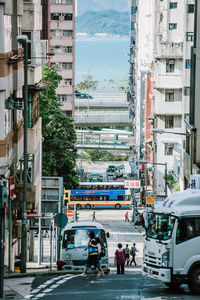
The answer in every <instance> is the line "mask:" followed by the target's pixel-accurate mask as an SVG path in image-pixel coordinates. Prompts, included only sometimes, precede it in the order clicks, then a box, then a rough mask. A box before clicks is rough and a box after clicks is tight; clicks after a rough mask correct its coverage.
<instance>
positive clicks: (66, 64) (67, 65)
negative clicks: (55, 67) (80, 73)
mask: <svg viewBox="0 0 200 300" xmlns="http://www.w3.org/2000/svg"><path fill="white" fill-rule="evenodd" d="M62 68H63V69H72V63H62Z"/></svg>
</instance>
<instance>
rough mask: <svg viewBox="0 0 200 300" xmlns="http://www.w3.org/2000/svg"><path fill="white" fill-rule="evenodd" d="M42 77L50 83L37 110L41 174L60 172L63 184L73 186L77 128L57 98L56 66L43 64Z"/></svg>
mask: <svg viewBox="0 0 200 300" xmlns="http://www.w3.org/2000/svg"><path fill="white" fill-rule="evenodd" d="M42 78H43V80H46V81H48V82H49V83H50V84H49V86H48V87H47V89H46V90H45V91H42V92H41V94H40V113H41V117H42V136H43V137H44V141H43V153H42V171H43V176H61V177H63V180H64V182H65V187H67V188H73V187H76V186H77V184H78V177H77V174H76V171H75V161H76V152H77V150H76V148H75V142H76V132H75V129H74V126H73V123H72V119H71V118H70V117H68V116H66V115H65V114H64V113H63V112H62V110H61V104H60V102H59V101H58V100H57V96H56V92H55V90H56V88H57V87H58V84H59V82H60V80H61V79H62V77H61V76H60V75H58V73H57V71H56V69H55V67H51V68H48V66H44V67H43V70H42Z"/></svg>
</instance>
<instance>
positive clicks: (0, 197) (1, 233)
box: [0, 181, 7, 298]
mask: <svg viewBox="0 0 200 300" xmlns="http://www.w3.org/2000/svg"><path fill="white" fill-rule="evenodd" d="M6 189H7V188H6V182H5V181H4V182H3V183H1V184H0V298H3V281H4V280H3V278H4V247H5V245H4V243H5V205H6V197H7V190H6Z"/></svg>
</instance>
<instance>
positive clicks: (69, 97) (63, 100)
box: [57, 95, 72, 102]
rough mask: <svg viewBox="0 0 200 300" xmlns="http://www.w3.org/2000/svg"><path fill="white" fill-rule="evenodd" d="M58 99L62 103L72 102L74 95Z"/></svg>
mask: <svg viewBox="0 0 200 300" xmlns="http://www.w3.org/2000/svg"><path fill="white" fill-rule="evenodd" d="M57 97H58V100H59V101H61V102H72V95H57Z"/></svg>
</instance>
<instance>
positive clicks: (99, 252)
mask: <svg viewBox="0 0 200 300" xmlns="http://www.w3.org/2000/svg"><path fill="white" fill-rule="evenodd" d="M96 242H97V247H98V265H99V271H98V273H97V276H99V275H105V273H104V271H103V269H102V267H101V257H102V255H103V254H102V252H103V251H102V244H101V240H100V238H99V237H96Z"/></svg>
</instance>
